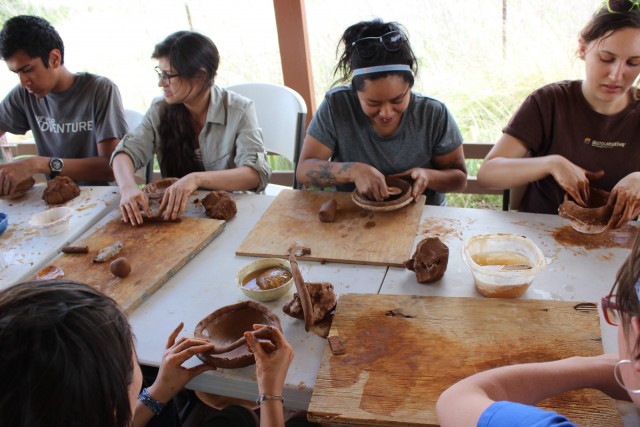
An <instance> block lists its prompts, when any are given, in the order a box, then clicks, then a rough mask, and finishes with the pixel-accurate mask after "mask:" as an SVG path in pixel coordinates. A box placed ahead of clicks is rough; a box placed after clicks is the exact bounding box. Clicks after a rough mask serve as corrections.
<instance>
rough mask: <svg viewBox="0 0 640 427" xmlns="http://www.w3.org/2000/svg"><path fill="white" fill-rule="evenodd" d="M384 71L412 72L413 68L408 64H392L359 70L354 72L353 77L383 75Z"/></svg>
mask: <svg viewBox="0 0 640 427" xmlns="http://www.w3.org/2000/svg"><path fill="white" fill-rule="evenodd" d="M383 71H408V72H411V67H410V66H408V65H406V64H390V65H376V66H375V67H366V68H358V69H356V70H353V77H355V76H361V75H363V74H371V73H381V72H383Z"/></svg>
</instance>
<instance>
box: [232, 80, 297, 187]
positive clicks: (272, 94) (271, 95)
mask: <svg viewBox="0 0 640 427" xmlns="http://www.w3.org/2000/svg"><path fill="white" fill-rule="evenodd" d="M227 89H229V90H231V91H233V92H235V93H238V94H240V95H242V96H244V97H245V98H249V99H251V100H252V101H253V102H254V104H255V106H256V113H257V116H258V124H259V125H260V128H261V129H262V137H263V139H264V145H265V148H266V149H267V153H269V154H277V155H280V156H282V157H284V158H286V159H287V160H289V161H290V162H291V163H292V164H293V171H287V172H285V173H284V174H278V173H277V171H276V172H275V173H274V174H273V175H272V177H271V183H270V184H269V186H272V187H273V186H274V178H276V180H277V178H279V177H282V175H286V177H287V178H286V181H285V180H279V181H280V183H286V182H287V181H288V182H291V186H292V187H293V188H298V181H297V180H296V165H297V164H298V157H299V156H300V149H301V147H302V140H303V138H304V131H305V119H306V116H307V105H306V104H305V102H304V99H303V98H302V96H300V94H299V93H298V92H296V91H295V90H293V89H291V88H288V87H286V86H283V85H279V84H274V83H241V84H236V85H231V86H227ZM289 175H293V178H292V179H291V178H290V177H289ZM269 186H267V190H265V191H266V192H267V194H269Z"/></svg>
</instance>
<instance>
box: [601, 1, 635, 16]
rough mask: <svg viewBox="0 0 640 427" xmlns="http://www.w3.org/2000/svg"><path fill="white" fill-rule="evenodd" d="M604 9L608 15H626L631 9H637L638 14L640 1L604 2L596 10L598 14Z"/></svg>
mask: <svg viewBox="0 0 640 427" xmlns="http://www.w3.org/2000/svg"><path fill="white" fill-rule="evenodd" d="M604 7H606V8H607V11H608V12H610V13H626V12H631V11H632V10H633V9H637V11H638V12H640V0H605V1H603V2H602V5H601V6H600V8H599V9H598V13H600V12H601V11H602V8H604Z"/></svg>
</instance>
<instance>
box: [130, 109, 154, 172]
mask: <svg viewBox="0 0 640 427" xmlns="http://www.w3.org/2000/svg"><path fill="white" fill-rule="evenodd" d="M143 118H144V114H142V113H141V112H139V111H136V110H132V109H129V108H125V109H124V119H125V120H126V121H127V127H128V128H129V132H132V131H133V130H134V129H135V128H137V127H138V125H139V124H140V122H142V119H143ZM144 180H145V182H146V183H147V184H148V183H150V182H151V181H153V157H152V158H151V160H150V161H149V163H147V166H146V168H145V171H144Z"/></svg>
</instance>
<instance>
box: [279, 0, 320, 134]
mask: <svg viewBox="0 0 640 427" xmlns="http://www.w3.org/2000/svg"><path fill="white" fill-rule="evenodd" d="M273 7H274V10H275V16H276V26H277V28H278V44H279V46H280V60H281V62H282V76H283V78H284V84H285V86H288V87H290V88H291V89H293V90H295V91H296V92H298V93H299V94H300V95H302V97H303V98H304V100H305V102H306V104H307V122H306V126H309V121H310V120H311V117H313V114H314V113H315V111H316V99H315V94H314V86H313V71H312V69H311V52H310V51H309V38H308V36H307V18H306V13H305V8H304V0H273ZM306 126H305V128H306Z"/></svg>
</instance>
